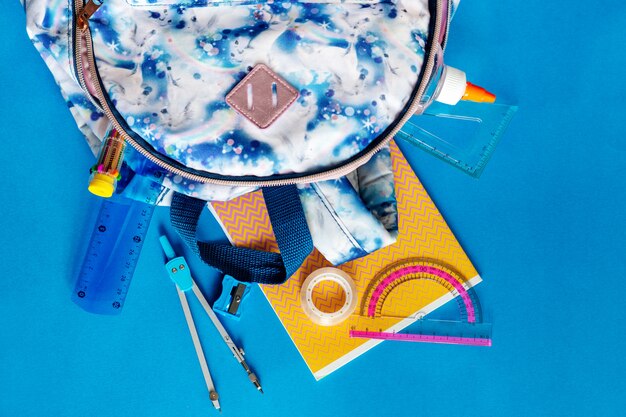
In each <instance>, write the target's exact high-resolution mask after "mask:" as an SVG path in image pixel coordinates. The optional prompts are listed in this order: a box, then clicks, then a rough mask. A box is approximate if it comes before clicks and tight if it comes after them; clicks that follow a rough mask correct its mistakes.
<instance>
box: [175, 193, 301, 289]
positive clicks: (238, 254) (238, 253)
mask: <svg viewBox="0 0 626 417" xmlns="http://www.w3.org/2000/svg"><path fill="white" fill-rule="evenodd" d="M262 191H263V198H264V199H265V203H266V205H267V211H268V214H269V217H270V221H271V222H272V228H273V229H274V235H275V236H276V243H277V244H278V248H279V249H280V253H274V252H264V251H258V250H254V249H247V248H238V247H235V246H231V245H227V244H219V243H207V242H199V241H197V240H196V230H197V227H198V220H199V218H200V214H201V213H202V211H203V210H204V207H205V206H206V201H204V200H199V199H197V198H193V197H189V196H186V195H184V194H181V193H174V195H173V197H172V205H171V208H170V220H171V222H172V226H174V228H175V229H176V231H177V232H178V233H179V235H180V236H181V237H182V238H183V240H184V241H185V242H186V243H187V244H188V245H189V247H191V248H192V249H193V250H194V252H196V253H197V254H198V255H199V256H200V258H201V259H202V260H203V261H204V262H205V263H207V264H208V265H210V266H212V267H214V268H216V269H218V270H220V271H222V272H223V273H225V274H228V275H231V276H233V277H235V278H236V279H237V280H239V281H242V282H256V283H259V284H282V283H283V282H285V281H286V280H287V279H288V278H289V277H290V276H291V275H293V274H294V273H295V272H296V271H297V270H298V268H299V267H300V265H302V263H303V262H304V260H305V259H306V258H307V256H308V255H309V253H311V251H312V250H313V240H312V239H311V234H310V232H309V228H308V226H307V222H306V219H305V217H304V211H303V209H302V204H301V203H300V197H299V195H298V190H297V188H296V186H295V185H288V186H281V187H267V188H263V189H262Z"/></svg>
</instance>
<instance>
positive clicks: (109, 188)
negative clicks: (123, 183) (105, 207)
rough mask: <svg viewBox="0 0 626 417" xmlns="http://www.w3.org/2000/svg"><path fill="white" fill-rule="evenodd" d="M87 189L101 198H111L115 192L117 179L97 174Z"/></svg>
mask: <svg viewBox="0 0 626 417" xmlns="http://www.w3.org/2000/svg"><path fill="white" fill-rule="evenodd" d="M87 189H88V190H89V191H90V192H91V193H92V194H95V195H97V196H99V197H105V198H109V197H111V196H112V195H113V192H114V191H115V178H113V177H110V176H108V175H106V174H101V173H99V172H96V173H95V174H93V177H92V178H91V180H90V181H89V187H87Z"/></svg>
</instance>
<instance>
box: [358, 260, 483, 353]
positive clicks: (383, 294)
mask: <svg viewBox="0 0 626 417" xmlns="http://www.w3.org/2000/svg"><path fill="white" fill-rule="evenodd" d="M413 280H428V281H431V282H436V283H437V284H439V285H441V286H443V287H444V288H445V289H446V290H448V292H449V293H450V295H452V296H453V297H454V298H455V299H456V300H457V301H458V303H459V310H460V315H461V321H445V322H444V321H435V320H425V319H421V317H417V318H416V324H418V326H419V328H420V331H419V333H418V334H401V333H395V332H389V331H385V330H384V329H386V328H389V327H388V326H389V324H390V323H389V322H388V321H387V322H385V320H388V319H393V317H384V316H383V315H382V312H383V306H384V304H385V301H386V299H387V297H388V296H389V294H390V293H391V292H392V291H393V290H394V289H396V288H398V287H399V286H400V285H402V284H404V283H406V282H408V281H413ZM467 287H468V283H467V282H466V280H465V279H464V277H463V276H462V275H461V274H459V273H458V272H456V271H454V270H453V269H452V268H450V267H447V266H444V265H442V264H440V263H439V262H436V261H433V260H429V259H422V258H410V259H406V260H403V261H400V262H397V263H394V264H392V265H390V266H388V267H386V268H385V269H383V270H382V271H380V272H379V273H378V274H377V275H376V276H375V277H374V279H373V280H372V282H371V283H370V285H369V286H368V288H367V290H366V293H365V295H364V296H363V301H362V305H361V317H362V318H363V320H361V321H360V323H361V322H365V323H366V324H365V328H364V329H363V328H361V329H356V328H355V326H353V328H352V329H351V330H350V336H352V337H362V338H370V339H382V340H401V341H413V342H430V343H448V344H464V345H474V346H491V336H490V335H491V325H489V324H484V323H482V315H481V310H480V304H479V301H478V297H477V296H476V294H475V292H474V291H473V289H472V288H467ZM418 313H419V312H418ZM395 319H399V318H398V317H396V318H395ZM382 323H385V324H384V325H383V324H382Z"/></svg>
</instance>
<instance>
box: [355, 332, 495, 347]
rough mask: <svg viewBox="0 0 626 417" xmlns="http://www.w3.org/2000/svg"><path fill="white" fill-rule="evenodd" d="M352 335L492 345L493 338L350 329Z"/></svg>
mask: <svg viewBox="0 0 626 417" xmlns="http://www.w3.org/2000/svg"><path fill="white" fill-rule="evenodd" d="M350 337H359V338H365V339H378V340H395V341H400V342H423V343H442V344H446V345H468V346H491V339H486V338H485V339H483V338H475V337H456V336H437V335H426V334H404V333H391V332H372V331H367V330H350Z"/></svg>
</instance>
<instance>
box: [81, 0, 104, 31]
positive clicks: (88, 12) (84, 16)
mask: <svg viewBox="0 0 626 417" xmlns="http://www.w3.org/2000/svg"><path fill="white" fill-rule="evenodd" d="M103 1H104V0H89V1H88V2H87V4H85V6H84V7H83V9H82V10H81V11H80V12H78V16H77V18H76V19H77V23H78V27H79V28H80V29H81V30H83V31H85V30H87V29H89V18H90V17H91V16H93V14H94V13H95V12H96V10H98V9H99V8H100V6H102V2H103Z"/></svg>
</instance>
